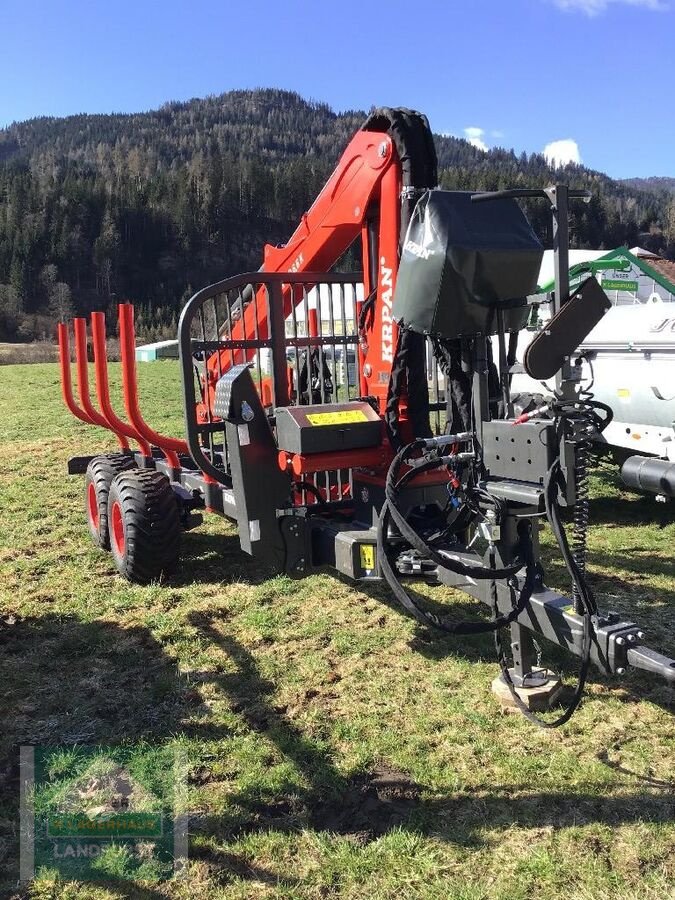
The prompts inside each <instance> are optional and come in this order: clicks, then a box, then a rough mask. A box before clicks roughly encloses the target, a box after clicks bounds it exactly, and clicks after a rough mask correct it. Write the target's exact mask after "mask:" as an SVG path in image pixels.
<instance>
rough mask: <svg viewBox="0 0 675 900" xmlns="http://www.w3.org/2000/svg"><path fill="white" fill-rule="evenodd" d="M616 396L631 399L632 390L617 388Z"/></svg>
mask: <svg viewBox="0 0 675 900" xmlns="http://www.w3.org/2000/svg"><path fill="white" fill-rule="evenodd" d="M616 396H617V397H630V390H629V389H628V388H617V391H616Z"/></svg>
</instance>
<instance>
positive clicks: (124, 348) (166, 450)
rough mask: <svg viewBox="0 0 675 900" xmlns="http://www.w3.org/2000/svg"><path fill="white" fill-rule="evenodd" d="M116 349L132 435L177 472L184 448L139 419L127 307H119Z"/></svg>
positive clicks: (130, 318) (133, 346) (130, 310)
mask: <svg viewBox="0 0 675 900" xmlns="http://www.w3.org/2000/svg"><path fill="white" fill-rule="evenodd" d="M119 321H120V349H121V355H122V383H123V391H124V408H125V409H126V411H127V416H128V417H129V421H130V422H131V424H132V425H133V426H134V428H135V429H136V431H137V432H138V433H139V434H140V435H142V437H144V438H145V440H146V441H149V442H150V443H151V444H155V446H157V447H159V448H160V450H161V451H162V453H163V454H164V455H165V456H166V459H167V462H168V463H169V465H170V466H171V467H172V468H173V469H180V467H181V466H180V460H179V459H178V456H177V454H178V453H184V454H185V455H186V456H189V455H190V451H189V449H188V445H187V444H186V443H185V441H183V440H180V439H178V438H172V437H167V436H166V435H163V434H159V432H157V431H155V430H154V429H153V428H151V427H150V426H149V425H148V424H147V422H146V421H145V420H144V418H143V416H142V415H141V411H140V408H139V405H138V381H137V378H136V339H135V337H134V308H133V306H132V305H131V303H120V305H119Z"/></svg>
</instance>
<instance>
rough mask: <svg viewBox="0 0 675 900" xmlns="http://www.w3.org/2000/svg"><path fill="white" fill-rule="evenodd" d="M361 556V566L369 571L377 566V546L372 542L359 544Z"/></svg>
mask: <svg viewBox="0 0 675 900" xmlns="http://www.w3.org/2000/svg"><path fill="white" fill-rule="evenodd" d="M359 557H360V559H361V567H362V568H364V569H366V571H369V570H370V569H374V568H375V547H374V546H373V545H372V544H360V545H359Z"/></svg>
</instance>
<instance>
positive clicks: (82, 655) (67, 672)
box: [0, 612, 675, 900]
mask: <svg viewBox="0 0 675 900" xmlns="http://www.w3.org/2000/svg"><path fill="white" fill-rule="evenodd" d="M188 624H189V626H190V627H191V628H193V629H194V630H195V631H196V632H197V633H198V634H199V635H201V636H202V637H203V638H205V639H206V640H208V641H210V642H213V643H214V644H215V645H217V646H219V647H220V649H221V650H222V652H223V654H224V656H225V657H226V659H227V660H228V666H227V671H223V670H221V671H216V672H210V671H209V672H207V673H206V674H205V675H204V676H203V683H208V684H209V685H210V686H211V687H212V688H215V689H216V693H217V694H219V695H220V696H221V698H222V699H225V700H227V704H228V706H229V708H230V710H231V711H232V713H234V714H235V715H236V716H237V717H238V719H239V720H240V726H237V732H238V733H240V729H241V728H244V729H248V730H249V731H250V732H253V733H256V734H258V735H260V738H261V739H264V740H265V741H268V742H270V743H271V744H273V745H274V746H275V747H276V749H277V750H278V752H279V754H281V756H282V757H283V759H284V760H286V761H290V762H292V763H293V766H294V768H295V769H296V770H297V772H298V773H299V775H300V776H301V777H300V778H299V779H297V780H296V779H293V781H292V782H290V781H289V782H288V783H284V784H282V785H275V786H274V788H271V787H270V786H269V784H267V783H256V781H255V780H250V781H249V784H248V786H247V787H245V788H241V789H239V790H235V791H233V792H230V791H229V790H228V805H227V811H226V812H225V813H224V814H222V815H218V816H214V815H210V814H206V815H202V816H194V817H193V818H192V819H191V825H190V832H191V835H190V836H191V847H190V856H191V858H193V859H197V860H201V861H202V862H203V863H204V864H205V865H206V866H208V867H212V869H213V877H214V879H215V880H216V881H217V882H218V883H220V884H223V883H227V882H228V881H232V880H233V879H243V880H250V881H257V882H263V883H268V884H274V885H277V884H281V885H284V884H285V885H287V886H293V885H295V884H297V879H296V878H295V876H294V875H293V874H291V873H282V872H275V871H271V870H269V869H267V868H265V867H261V866H256V865H252V864H250V863H249V861H248V860H247V859H246V858H243V857H241V856H239V855H238V854H236V853H234V852H229V851H227V850H225V849H224V848H223V847H222V846H219V845H220V844H223V843H226V842H228V841H230V840H234V839H236V838H237V837H238V836H241V835H244V834H247V833H252V832H253V833H265V832H267V831H269V830H273V831H277V832H281V833H296V832H298V831H300V830H302V829H311V830H314V831H317V832H329V833H334V834H337V835H344V836H348V837H349V838H350V839H351V840H354V841H356V842H357V843H367V842H368V841H370V840H373V839H374V838H376V837H378V836H380V835H384V834H386V833H388V832H389V831H391V830H392V829H394V828H404V829H407V830H409V831H413V832H416V833H420V834H432V833H433V834H434V835H436V836H438V837H440V838H442V839H444V840H446V841H449V842H453V843H458V844H461V845H464V846H467V847H480V846H484V845H485V844H486V842H487V841H488V838H486V837H485V836H484V830H485V829H486V828H491V829H494V828H495V827H496V828H500V827H503V828H504V829H508V828H509V827H512V826H514V825H515V826H523V827H541V826H554V827H565V826H571V825H580V824H584V823H606V824H621V823H628V822H638V821H645V820H646V821H651V822H661V823H666V822H670V821H672V820H673V818H674V814H675V806H674V801H673V797H672V794H671V793H665V792H663V791H661V792H659V791H658V790H657V789H656V788H657V786H655V785H649V786H648V787H649V788H650V789H649V790H647V789H645V790H641V791H638V792H634V793H629V792H628V791H626V792H624V793H622V794H620V795H618V796H611V797H606V796H595V795H592V794H586V793H579V792H574V791H569V792H559V793H546V792H539V793H530V791H531V786H529V785H528V786H523V789H522V793H523V796H518V793H519V792H518V790H517V789H515V790H514V788H512V787H510V788H508V789H507V788H500V787H499V786H494V788H491V789H489V790H485V791H481V792H480V793H476V794H469V793H461V792H460V793H457V794H453V795H452V796H439V795H438V792H435V791H433V790H432V789H431V788H428V787H426V786H424V785H419V784H416V783H414V782H413V781H412V780H411V779H410V778H409V777H408V776H407V775H405V773H401V772H397V771H394V770H392V769H390V768H388V767H386V766H379V767H377V768H375V769H371V770H370V771H367V772H357V773H355V774H352V775H349V776H346V775H344V774H343V773H341V772H340V771H339V769H338V768H337V767H336V765H335V763H334V761H333V758H332V755H331V751H330V749H328V748H326V746H325V745H324V744H323V742H320V741H319V742H317V741H316V740H315V739H314V738H313V737H312V736H311V735H309V734H305V733H303V731H302V730H301V729H300V728H299V727H298V726H297V725H296V724H295V723H294V722H292V721H291V719H290V717H289V716H288V715H287V712H288V711H287V710H286V709H285V708H284V707H283V706H280V705H279V704H278V703H277V702H276V696H275V695H276V688H275V685H274V684H273V683H272V682H271V681H270V680H269V679H267V678H265V677H264V676H263V675H262V674H261V672H260V669H259V667H258V664H257V662H256V658H255V656H254V655H253V654H252V653H251V652H250V651H249V650H247V649H246V648H245V647H243V646H242V645H241V644H240V643H239V642H238V641H237V640H236V639H235V638H234V637H232V636H230V635H227V634H223V632H222V622H221V620H220V619H219V618H218V617H217V616H210V615H207V614H203V613H197V612H195V613H192V615H191V616H190V618H189V622H188ZM0 684H1V685H2V690H3V693H4V695H5V705H4V710H3V713H4V715H3V730H2V734H1V735H0V748H1V749H0V838H1V839H2V840H3V841H4V843H5V845H6V847H7V854H6V857H5V860H4V861H3V862H2V863H0V878H2V879H3V880H4V881H5V884H8V885H11V884H12V883H14V884H15V883H16V869H17V865H16V860H17V858H18V837H17V834H18V829H17V826H16V823H17V821H18V795H19V789H18V767H17V758H18V748H19V746H20V745H21V744H38V745H43V746H44V745H47V746H54V747H64V746H65V747H68V746H75V745H87V744H89V745H95V744H103V745H105V744H117V743H119V742H124V743H129V742H139V743H141V742H146V743H147V744H148V746H152V745H153V744H162V743H166V742H168V741H171V740H173V739H174V738H175V737H176V736H177V735H185V736H186V737H187V738H188V739H192V740H194V741H199V740H205V741H218V740H219V739H223V738H226V737H229V736H231V734H232V731H231V728H230V727H228V726H227V725H225V724H223V723H219V722H218V721H209V719H210V717H211V712H210V709H209V708H208V707H206V706H205V705H204V704H203V703H202V699H201V694H200V692H199V690H198V689H197V688H195V685H194V684H193V683H192V684H191V683H189V682H188V681H187V679H186V678H185V677H184V676H182V675H181V674H180V673H179V672H178V670H177V668H176V664H175V662H174V660H173V659H171V658H170V657H169V656H168V655H167V654H166V652H165V650H164V648H163V647H162V645H161V644H160V643H159V642H158V641H157V640H156V639H155V638H154V637H153V636H152V634H151V633H150V632H149V631H148V629H146V628H144V627H131V628H122V627H120V626H119V625H116V624H115V623H111V622H103V621H94V622H82V621H80V620H77V619H75V618H73V617H67V616H64V617H58V616H53V615H46V616H44V617H41V618H25V619H18V620H16V621H13V622H12V623H11V624H10V623H9V622H7V623H2V630H0ZM200 719H201V721H200ZM196 752H197V755H198V754H199V749H198V750H197V751H196ZM208 758H209V757H208V755H206V756H205V759H206V760H207V764H206V765H205V766H201V767H200V766H198V764H197V763H198V762H201V760H194V770H193V780H194V782H195V783H198V784H201V785H203V786H204V785H206V786H208V785H209V784H213V785H214V786H215V783H216V780H215V779H214V778H213V776H212V775H211V773H210V772H209V768H208ZM92 883H99V882H92ZM111 889H112V890H113V891H114V890H115V889H116V888H115V886H114V885H111ZM10 890H11V888H10ZM120 890H121V893H120V896H124V897H132V898H147V900H155V898H159V897H163V896H164V894H163V893H162V892H161V890H159V889H154V888H143V887H139V886H138V885H136V884H133V883H129V882H126V883H123V887H122V888H120ZM16 896H20V895H16Z"/></svg>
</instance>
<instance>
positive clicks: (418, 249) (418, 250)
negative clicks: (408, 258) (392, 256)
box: [403, 241, 434, 259]
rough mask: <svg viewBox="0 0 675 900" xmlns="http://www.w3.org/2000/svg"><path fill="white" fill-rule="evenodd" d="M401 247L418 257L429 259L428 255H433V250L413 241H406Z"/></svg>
mask: <svg viewBox="0 0 675 900" xmlns="http://www.w3.org/2000/svg"><path fill="white" fill-rule="evenodd" d="M403 249H404V250H407V251H408V253H412V254H413V256H417V257H418V259H429V257H430V256H433V255H434V251H433V250H430V249H429V248H428V247H423V246H422V245H421V244H418V243H416V242H415V241H406V243H405V246H404V248H403Z"/></svg>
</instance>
